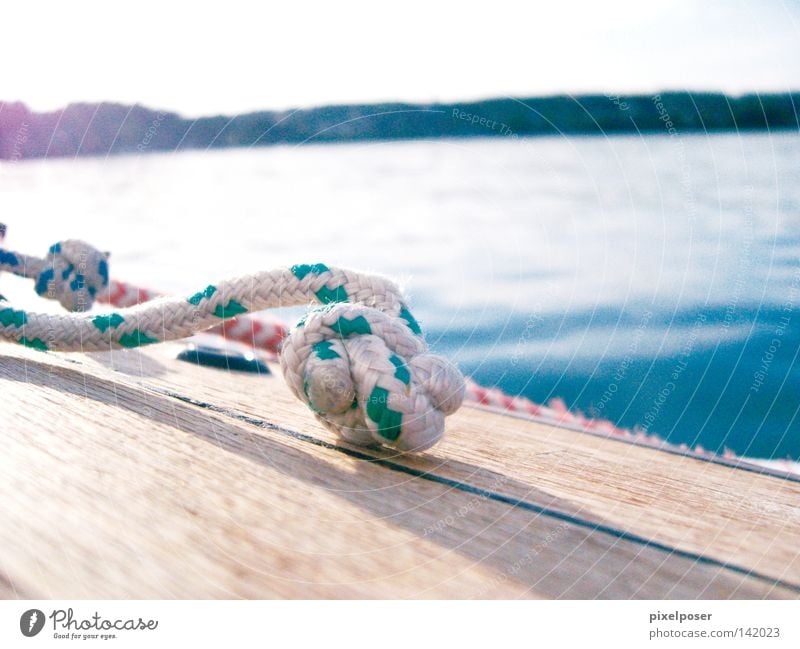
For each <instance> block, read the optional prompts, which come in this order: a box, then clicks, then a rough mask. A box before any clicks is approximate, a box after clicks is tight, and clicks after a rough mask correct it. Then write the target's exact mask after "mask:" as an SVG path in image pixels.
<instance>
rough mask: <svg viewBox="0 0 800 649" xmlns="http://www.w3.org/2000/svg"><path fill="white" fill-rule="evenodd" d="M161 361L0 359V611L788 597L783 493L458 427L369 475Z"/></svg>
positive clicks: (167, 359) (233, 387)
mask: <svg viewBox="0 0 800 649" xmlns="http://www.w3.org/2000/svg"><path fill="white" fill-rule="evenodd" d="M178 349H179V347H178V346H176V345H172V346H169V345H163V346H157V347H154V348H151V349H148V350H147V351H129V352H115V353H114V354H113V356H112V354H95V355H92V356H88V355H86V356H84V355H79V354H73V355H62V356H59V355H54V354H44V353H40V352H34V351H31V350H27V349H22V348H17V347H14V346H10V345H5V344H0V395H1V396H0V406H1V407H2V411H1V412H2V440H3V452H2V454H0V476H2V477H0V597H3V598H10V597H20V598H116V597H139V598H151V597H157V598H172V597H178V598H270V597H299V598H312V597H337V598H338V597H359V598H361V597H367V598H369V597H390V598H419V597H426V598H428V597H452V598H495V597H503V598H517V597H533V598H540V597H548V598H664V597H669V598H731V597H732V598H797V597H798V596H800V542H799V541H800V482H799V481H797V480H791V479H781V478H776V477H771V476H767V475H762V474H759V473H757V472H751V471H745V470H742V469H736V468H731V467H728V466H724V465H720V464H715V463H711V462H704V461H701V460H698V459H696V458H691V457H681V456H678V455H673V454H668V453H664V452H661V451H658V450H654V449H650V448H644V447H639V446H634V445H631V444H627V443H623V442H619V441H616V440H610V439H603V438H599V437H596V436H592V435H588V434H585V433H581V432H575V431H570V430H566V429H561V428H556V427H552V426H545V425H542V424H537V423H533V422H528V421H523V420H519V419H514V418H511V417H507V416H503V415H499V414H494V413H490V412H486V411H482V410H478V409H475V408H470V407H464V408H463V409H462V410H461V411H460V412H459V413H458V414H457V415H455V416H453V417H451V418H449V419H448V433H447V437H446V440H445V441H444V442H443V443H442V444H440V445H439V446H437V447H436V448H434V449H433V450H431V451H429V452H428V453H426V454H424V455H423V456H420V457H411V458H405V457H394V456H392V455H390V454H388V453H382V452H376V451H371V450H366V451H365V450H363V449H357V448H354V447H349V446H346V445H344V444H342V443H340V442H339V441H337V440H336V439H335V437H334V436H333V435H331V434H330V433H329V432H328V431H326V430H325V429H324V428H322V427H321V426H320V425H319V424H318V423H317V422H316V421H315V420H314V418H313V417H312V416H311V414H310V413H309V412H307V411H306V410H305V408H304V407H303V406H302V405H301V404H299V403H298V402H297V401H296V400H295V399H294V398H293V397H292V396H291V395H290V394H289V393H288V391H287V389H286V387H285V386H284V383H283V379H282V378H281V377H280V375H279V374H277V373H276V374H275V375H273V376H270V377H264V376H253V375H243V374H234V373H228V372H223V371H219V370H214V369H209V368H203V367H197V366H193V365H191V364H188V363H183V362H179V361H176V360H174V358H175V355H176V352H177V350H178Z"/></svg>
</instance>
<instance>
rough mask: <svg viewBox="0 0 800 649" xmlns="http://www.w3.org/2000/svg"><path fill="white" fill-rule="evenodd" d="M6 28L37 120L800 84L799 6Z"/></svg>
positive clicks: (6, 52) (127, 12) (286, 9)
mask: <svg viewBox="0 0 800 649" xmlns="http://www.w3.org/2000/svg"><path fill="white" fill-rule="evenodd" d="M9 5H10V6H9ZM2 21H3V23H2V27H3V29H2V35H1V37H0V60H1V61H3V65H2V68H0V99H5V100H17V99H18V100H22V101H24V102H26V103H27V104H28V105H30V106H32V107H33V108H36V109H52V108H56V107H59V106H62V105H64V104H66V103H68V102H70V101H101V100H109V101H118V102H124V103H137V102H138V103H141V104H144V105H147V106H150V107H153V108H162V109H170V110H177V111H179V112H181V113H184V114H185V115H190V116H195V115H204V114H212V113H239V112H245V111H250V110H257V109H265V108H287V107H293V106H309V105H318V104H323V103H347V102H368V101H369V102H371V101H381V100H408V101H433V100H444V101H447V100H458V99H471V98H480V97H487V96H509V95H514V96H520V95H522V96H525V95H536V94H551V93H559V92H567V93H580V92H587V91H589V92H591V91H595V92H633V91H644V92H647V91H654V90H660V89H665V88H671V89H678V88H689V89H700V88H702V89H712V90H724V91H728V92H732V93H738V92H743V91H749V90H755V91H769V90H775V91H780V90H787V89H794V90H797V89H800V1H798V0H773V1H771V2H766V1H765V2H757V1H755V0H727V1H725V2H719V1H717V0H712V1H708V2H702V1H698V2H696V3H692V2H688V1H687V0H657V1H654V2H647V1H645V0H607V1H604V2H597V1H593V2H585V3H584V2H576V1H574V0H551V1H550V2H547V3H537V2H532V1H528V2H526V1H524V0H521V1H519V2H509V1H508V0H483V1H482V2H464V1H462V2H449V1H447V2H437V1H436V0H422V1H419V0H403V1H402V2H391V3H389V2H377V1H375V0H373V1H372V2H360V1H355V0H337V1H335V2H332V1H330V0H327V1H321V2H320V1H317V0H304V1H302V2H280V3H278V2H266V1H264V0H262V1H261V2H243V1H241V0H225V1H219V0H217V1H215V2H208V3H206V4H202V3H192V2H172V3H170V2H168V0H159V1H156V2H151V1H150V0H137V1H136V2H125V3H121V2H108V1H107V0H105V1H97V2H95V1H86V2H82V1H79V0H75V1H74V2H63V0H56V1H54V2H37V1H35V0H32V1H27V0H12V2H9V3H4V6H3V10H2Z"/></svg>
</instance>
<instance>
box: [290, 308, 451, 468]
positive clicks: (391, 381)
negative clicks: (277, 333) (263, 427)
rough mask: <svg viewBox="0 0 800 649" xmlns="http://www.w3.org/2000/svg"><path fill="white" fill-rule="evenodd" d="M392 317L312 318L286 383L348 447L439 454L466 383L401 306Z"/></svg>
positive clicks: (294, 340)
mask: <svg viewBox="0 0 800 649" xmlns="http://www.w3.org/2000/svg"><path fill="white" fill-rule="evenodd" d="M392 310H393V311H396V314H394V315H390V314H389V313H386V312H384V311H381V310H379V309H377V308H373V307H370V306H366V305H363V304H351V303H334V304H329V305H328V306H326V307H323V308H320V309H316V310H314V311H311V312H310V313H309V314H307V315H306V317H305V318H303V320H301V321H300V323H298V325H297V326H296V327H295V329H294V330H293V331H292V332H291V333H290V334H289V337H288V338H287V339H286V341H285V342H284V345H283V349H282V352H281V367H282V369H283V373H284V375H285V376H286V380H287V383H288V384H289V386H290V388H291V389H292V391H293V392H294V393H295V395H297V396H298V397H299V398H300V399H301V400H303V401H305V402H306V403H308V405H309V406H310V407H311V409H312V410H313V411H314V412H315V414H316V415H317V417H318V418H319V419H320V420H321V421H322V422H323V423H324V424H325V425H326V426H328V427H330V428H332V429H334V430H336V431H337V432H339V433H340V434H341V436H342V437H344V438H345V439H346V440H347V441H349V442H351V443H354V444H359V445H368V444H374V443H376V442H377V443H380V444H383V445H385V446H389V447H392V448H396V449H397V450H399V451H404V452H405V451H421V450H424V449H426V448H429V447H430V446H433V445H434V444H435V443H436V442H437V441H438V440H439V439H440V438H441V437H442V434H443V432H444V418H445V416H446V415H449V414H452V413H453V412H455V411H456V410H457V409H458V408H459V407H460V406H461V402H462V401H463V398H464V390H465V384H464V378H463V376H462V375H461V373H460V372H459V371H458V370H457V369H456V368H455V366H453V365H452V364H451V363H450V362H448V361H447V360H446V359H444V358H442V357H441V356H437V355H435V354H431V353H429V352H428V348H427V345H426V344H425V342H424V340H423V339H422V338H421V336H420V335H419V328H418V327H417V324H416V322H415V321H414V320H413V318H412V317H411V315H410V314H409V313H408V310H407V309H406V308H405V307H404V306H403V305H402V303H399V304H398V303H396V304H395V306H394V308H393V309H392Z"/></svg>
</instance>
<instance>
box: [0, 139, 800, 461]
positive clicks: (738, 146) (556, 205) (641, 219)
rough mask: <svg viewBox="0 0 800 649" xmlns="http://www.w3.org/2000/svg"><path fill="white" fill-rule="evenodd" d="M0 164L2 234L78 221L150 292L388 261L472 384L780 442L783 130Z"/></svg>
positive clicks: (23, 246)
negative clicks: (314, 265)
mask: <svg viewBox="0 0 800 649" xmlns="http://www.w3.org/2000/svg"><path fill="white" fill-rule="evenodd" d="M0 165H2V166H0V187H2V198H1V199H0V200H2V217H0V221H4V222H6V223H7V224H8V225H9V240H8V245H9V247H10V248H13V249H18V250H23V251H27V252H37V251H40V252H42V253H44V252H45V251H46V249H47V247H48V246H49V244H50V243H53V242H55V241H57V240H59V239H63V238H84V239H87V240H88V241H91V242H93V243H94V244H95V245H97V246H98V247H102V248H104V249H107V250H110V251H112V253H113V255H112V258H111V269H112V274H113V275H114V276H115V277H118V278H120V279H124V280H127V281H130V282H133V283H138V284H142V285H147V286H152V287H156V288H160V289H162V290H165V291H182V292H185V291H190V290H195V289H196V287H197V286H198V285H203V284H204V282H208V281H212V280H214V279H217V278H219V277H221V276H226V275H229V274H236V273H245V272H249V271H253V270H257V269H266V268H271V267H274V266H278V265H285V264H294V263H301V262H316V261H323V262H325V263H327V264H329V265H340V266H350V267H354V268H360V269H364V270H369V271H374V272H380V273H384V274H388V275H391V276H393V277H395V278H398V279H399V280H401V282H402V283H403V285H404V286H405V287H406V289H407V291H408V293H409V294H410V295H411V302H412V304H413V306H414V310H415V313H416V315H417V316H418V318H419V319H420V320H421V322H422V325H423V327H424V329H425V330H426V333H427V336H428V339H429V341H430V342H431V344H432V346H433V347H435V348H436V349H437V350H438V351H440V352H442V353H444V354H447V355H448V356H450V357H452V358H453V359H454V360H456V361H458V363H459V364H460V366H461V367H462V369H463V370H464V371H465V372H466V373H467V374H469V375H471V376H473V378H474V379H475V380H476V381H478V382H479V383H482V384H484V385H490V386H492V385H496V386H498V387H500V388H502V389H503V390H505V391H507V392H510V393H512V394H524V395H526V396H528V397H530V398H531V399H533V400H535V401H537V402H547V401H548V400H550V399H552V398H556V397H558V398H562V399H563V400H564V401H565V402H566V404H567V405H568V406H569V407H571V408H575V409H578V410H581V411H583V412H584V413H586V414H593V415H596V416H602V417H604V418H608V419H610V420H612V421H613V422H615V423H617V424H619V425H621V426H625V427H633V426H639V427H641V428H645V429H647V430H649V431H651V432H653V433H657V434H659V435H661V436H662V437H665V438H667V439H669V440H670V441H673V442H676V443H681V442H685V443H687V444H689V445H697V444H700V445H702V446H703V447H704V448H706V449H711V450H715V451H722V450H723V449H725V448H730V449H732V450H734V451H736V452H737V453H740V454H747V455H751V456H760V457H787V456H788V457H792V458H795V459H797V458H800V421H798V411H799V410H800V362H798V350H800V327H798V325H799V324H800V270H798V268H799V267H798V253H799V252H800V136H799V135H797V134H790V133H780V134H747V135H734V134H731V135H714V136H703V135H693V136H682V137H669V136H648V137H613V138H608V139H607V138H600V137H595V138H534V139H499V138H496V139H468V140H438V141H418V142H399V143H361V144H348V145H324V146H319V145H318V146H303V147H299V148H297V147H271V148H260V149H254V150H243V149H237V150H225V151H214V152H208V153H206V152H190V153H180V154H175V155H170V154H151V155H144V156H140V157H117V158H110V159H102V158H92V159H87V158H84V159H78V160H45V161H31V162H19V163H0ZM0 286H2V288H3V293H5V294H6V295H7V297H9V298H12V299H13V300H14V301H17V302H18V301H22V300H29V299H32V298H29V297H28V295H29V294H31V295H32V293H33V292H32V291H31V290H30V286H29V285H26V284H24V283H22V282H19V281H15V280H14V279H13V278H8V277H5V276H4V277H3V278H2V279H0ZM22 291H25V293H24V296H23V294H22V293H21V292H22ZM287 315H288V316H292V317H293V316H294V315H296V312H292V313H289V314H287Z"/></svg>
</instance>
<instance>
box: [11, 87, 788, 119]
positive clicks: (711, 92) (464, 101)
mask: <svg viewBox="0 0 800 649" xmlns="http://www.w3.org/2000/svg"><path fill="white" fill-rule="evenodd" d="M798 93H800V84H798V86H797V87H796V88H787V89H786V90H782V91H762V92H759V91H754V90H744V91H742V92H725V91H722V90H717V89H708V88H698V89H686V88H661V89H657V90H655V91H653V92H635V93H624V94H612V93H609V92H602V91H588V92H581V93H566V92H558V93H546V94H539V95H517V96H497V95H491V96H482V97H468V98H460V99H454V100H452V101H435V102H415V101H406V100H384V101H367V102H347V103H335V102H328V103H322V104H314V105H311V106H288V107H286V108H275V107H271V106H265V107H261V108H255V109H253V110H248V111H246V112H242V113H235V114H232V113H227V114H226V113H206V114H201V115H186V114H184V113H182V112H180V111H173V110H169V109H165V108H163V107H161V106H152V105H147V104H143V103H141V102H134V103H125V102H121V101H115V100H100V101H85V100H75V101H71V102H69V103H68V104H64V105H62V106H56V107H55V108H52V109H47V110H36V109H35V108H32V107H31V106H30V105H28V104H27V103H26V102H25V101H22V100H19V99H10V100H9V99H3V98H2V97H0V111H2V109H3V106H4V105H9V106H12V105H15V104H17V105H22V106H24V107H25V109H26V110H28V112H30V113H32V114H41V115H46V114H52V113H58V112H60V111H64V110H66V109H67V108H69V107H70V106H76V107H78V106H100V105H107V106H120V107H123V108H134V107H139V108H141V109H144V110H147V111H149V112H153V113H163V114H173V115H176V116H177V117H180V118H181V119H187V120H191V119H209V118H214V117H239V116H245V115H249V114H258V113H284V112H288V113H293V112H297V111H303V110H310V111H313V110H319V109H324V108H328V107H334V108H346V107H350V106H367V107H369V106H382V105H393V104H404V105H409V106H452V105H468V104H480V103H483V102H493V101H512V102H513V101H521V102H522V101H525V100H539V99H551V98H567V99H576V100H577V99H585V98H590V97H591V98H600V97H606V98H608V99H609V100H613V99H614V98H619V99H620V100H623V99H627V100H633V99H637V98H648V99H649V98H654V97H656V96H661V95H680V94H688V95H691V96H693V97H695V96H715V95H721V96H724V97H726V98H727V99H741V98H743V97H759V98H761V97H768V96H778V95H795V94H798Z"/></svg>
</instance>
